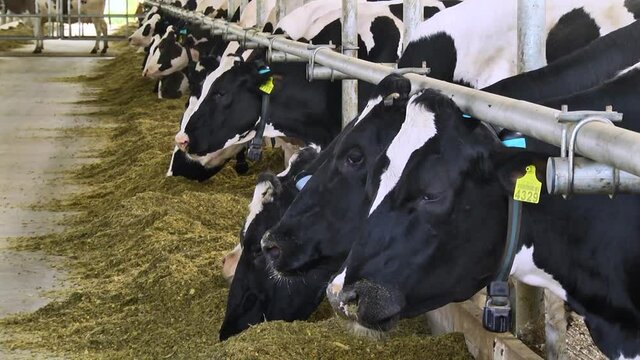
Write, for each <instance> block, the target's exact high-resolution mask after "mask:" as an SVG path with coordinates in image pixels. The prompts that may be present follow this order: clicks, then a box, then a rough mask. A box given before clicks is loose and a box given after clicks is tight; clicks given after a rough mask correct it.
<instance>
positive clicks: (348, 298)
mask: <svg viewBox="0 0 640 360" xmlns="http://www.w3.org/2000/svg"><path fill="white" fill-rule="evenodd" d="M338 299H339V300H340V301H342V302H343V303H345V304H350V305H356V304H357V302H358V293H357V292H356V290H355V289H353V288H346V289H343V290H342V291H341V292H340V293H339V294H338Z"/></svg>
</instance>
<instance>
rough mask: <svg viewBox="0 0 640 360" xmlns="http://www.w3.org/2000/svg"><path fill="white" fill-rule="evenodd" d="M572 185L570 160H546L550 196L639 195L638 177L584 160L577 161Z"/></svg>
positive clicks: (639, 179)
mask: <svg viewBox="0 0 640 360" xmlns="http://www.w3.org/2000/svg"><path fill="white" fill-rule="evenodd" d="M573 171H574V173H573V185H571V180H570V178H571V176H570V174H569V158H560V157H555V158H549V160H548V161H547V190H548V192H549V194H552V195H571V194H603V195H615V194H619V193H626V194H638V193H640V177H638V176H635V175H632V174H629V173H628V172H626V171H619V170H617V169H614V168H612V167H611V166H608V165H603V164H600V163H596V162H593V161H591V160H589V159H585V158H576V159H575V160H574V169H573Z"/></svg>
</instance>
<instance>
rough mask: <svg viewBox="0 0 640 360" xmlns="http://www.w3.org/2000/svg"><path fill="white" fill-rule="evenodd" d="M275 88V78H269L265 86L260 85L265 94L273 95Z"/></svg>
mask: <svg viewBox="0 0 640 360" xmlns="http://www.w3.org/2000/svg"><path fill="white" fill-rule="evenodd" d="M273 86H274V85H273V76H269V79H267V81H265V82H264V84H262V85H260V88H259V89H260V90H261V91H262V92H263V93H265V94H271V92H272V91H273Z"/></svg>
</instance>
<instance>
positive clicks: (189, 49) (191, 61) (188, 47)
mask: <svg viewBox="0 0 640 360" xmlns="http://www.w3.org/2000/svg"><path fill="white" fill-rule="evenodd" d="M182 46H184V48H185V50H187V59H189V65H195V62H194V61H193V57H192V56H191V47H190V46H187V44H186V43H183V44H182Z"/></svg>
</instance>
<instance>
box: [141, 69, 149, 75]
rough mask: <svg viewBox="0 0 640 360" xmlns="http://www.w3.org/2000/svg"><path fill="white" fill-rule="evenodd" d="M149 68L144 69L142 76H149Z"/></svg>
mask: <svg viewBox="0 0 640 360" xmlns="http://www.w3.org/2000/svg"><path fill="white" fill-rule="evenodd" d="M147 71H149V70H147V69H144V70H142V77H147Z"/></svg>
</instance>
